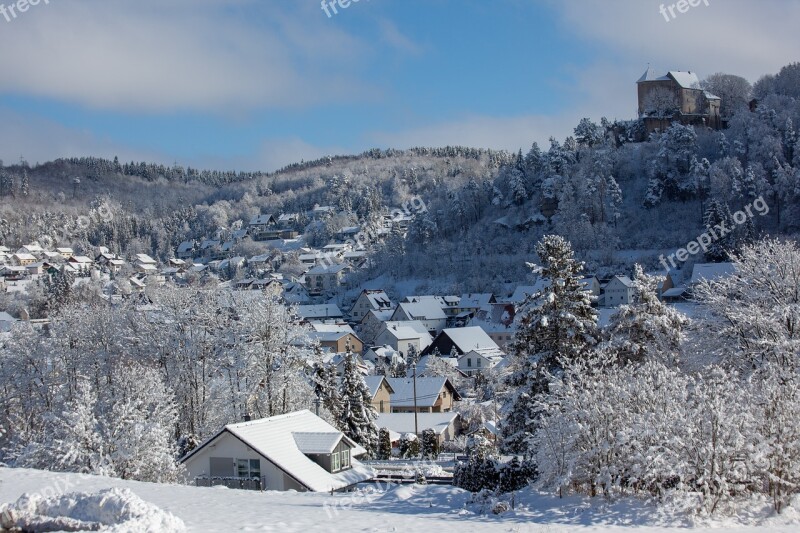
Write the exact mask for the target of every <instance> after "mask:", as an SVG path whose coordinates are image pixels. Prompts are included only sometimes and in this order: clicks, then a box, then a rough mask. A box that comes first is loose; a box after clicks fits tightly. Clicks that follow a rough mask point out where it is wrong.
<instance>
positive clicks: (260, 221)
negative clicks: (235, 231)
mask: <svg viewBox="0 0 800 533" xmlns="http://www.w3.org/2000/svg"><path fill="white" fill-rule="evenodd" d="M274 221H275V217H273V216H272V215H258V216H255V217H253V218H251V219H250V225H251V226H263V225H266V224H269V223H270V222H274Z"/></svg>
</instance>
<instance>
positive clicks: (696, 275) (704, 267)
mask: <svg viewBox="0 0 800 533" xmlns="http://www.w3.org/2000/svg"><path fill="white" fill-rule="evenodd" d="M735 272H736V269H734V268H733V263H697V264H696V265H694V267H693V268H692V280H691V284H692V285H695V284H697V283H700V282H701V281H703V280H705V281H715V280H717V279H719V278H724V277H728V276H732V275H733V274H734V273H735Z"/></svg>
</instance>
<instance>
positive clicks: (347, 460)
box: [342, 450, 350, 468]
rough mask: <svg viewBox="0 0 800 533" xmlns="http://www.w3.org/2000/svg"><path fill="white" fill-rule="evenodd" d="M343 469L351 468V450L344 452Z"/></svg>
mask: <svg viewBox="0 0 800 533" xmlns="http://www.w3.org/2000/svg"><path fill="white" fill-rule="evenodd" d="M342 468H350V450H342Z"/></svg>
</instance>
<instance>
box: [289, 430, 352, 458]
mask: <svg viewBox="0 0 800 533" xmlns="http://www.w3.org/2000/svg"><path fill="white" fill-rule="evenodd" d="M292 436H293V437H294V442H295V444H297V449H299V450H300V451H301V452H303V453H312V454H320V453H333V450H335V449H336V446H338V445H339V442H340V441H341V440H342V438H343V437H344V433H340V432H338V431H334V432H316V433H311V432H308V433H306V432H293V433H292Z"/></svg>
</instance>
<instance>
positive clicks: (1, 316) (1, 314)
mask: <svg viewBox="0 0 800 533" xmlns="http://www.w3.org/2000/svg"><path fill="white" fill-rule="evenodd" d="M16 321H17V319H16V318H14V317H13V316H11V315H9V314H8V313H6V312H5V311H0V322H16Z"/></svg>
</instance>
